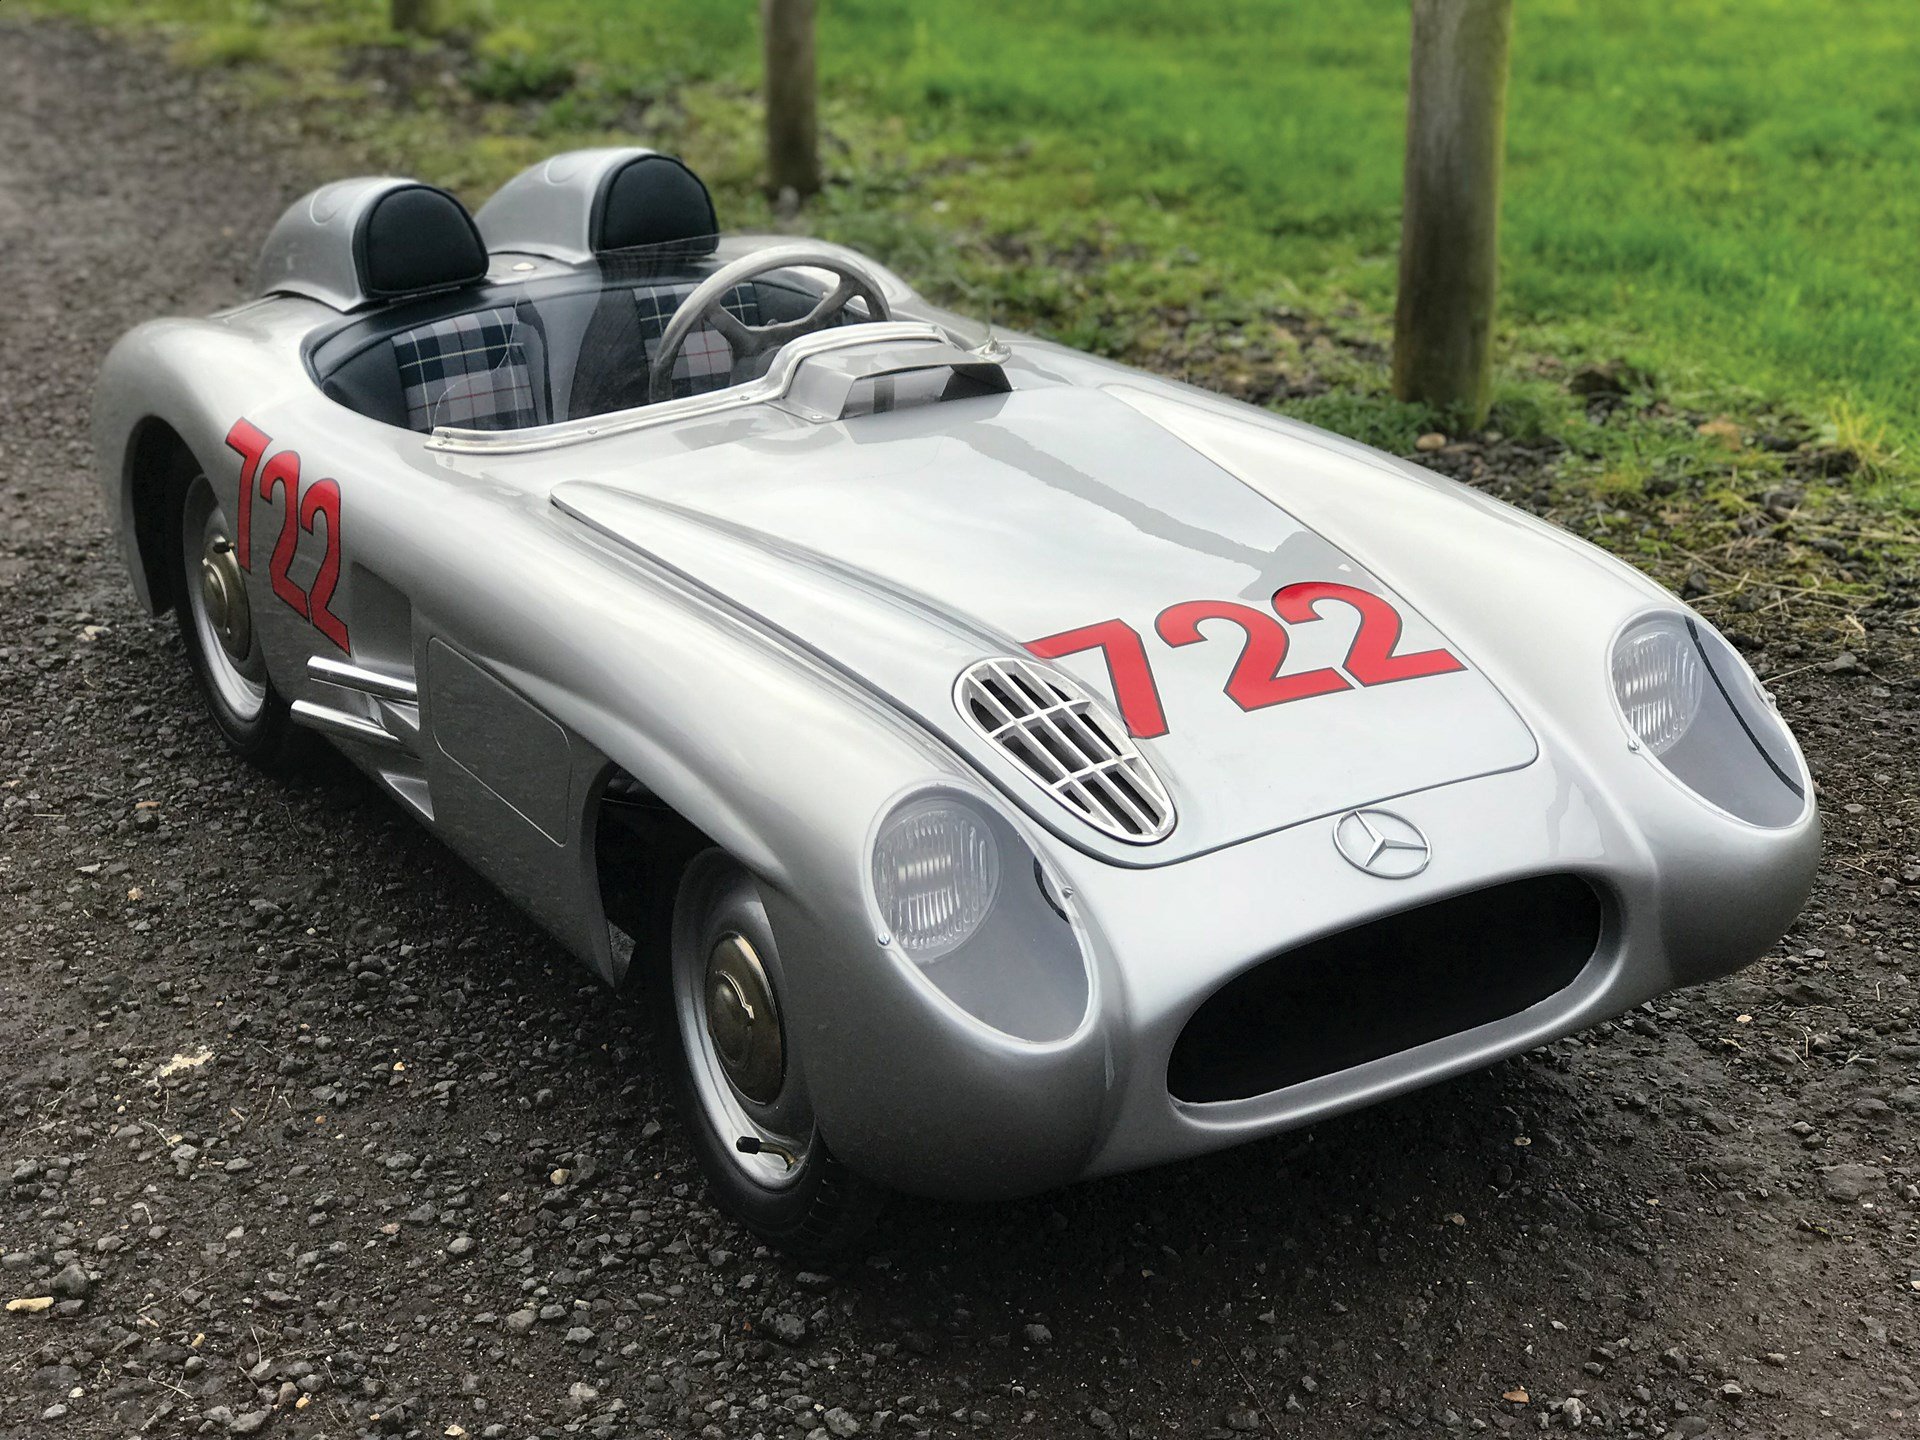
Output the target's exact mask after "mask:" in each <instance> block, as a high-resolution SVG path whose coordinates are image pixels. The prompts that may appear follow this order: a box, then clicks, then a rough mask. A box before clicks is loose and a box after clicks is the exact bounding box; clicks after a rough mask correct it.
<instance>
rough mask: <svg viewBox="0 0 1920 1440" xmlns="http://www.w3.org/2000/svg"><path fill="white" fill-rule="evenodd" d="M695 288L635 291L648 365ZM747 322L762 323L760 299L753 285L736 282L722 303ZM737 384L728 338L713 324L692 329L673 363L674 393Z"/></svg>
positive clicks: (659, 287)
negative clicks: (674, 316) (671, 322)
mask: <svg viewBox="0 0 1920 1440" xmlns="http://www.w3.org/2000/svg"><path fill="white" fill-rule="evenodd" d="M693 291H694V287H693V286H692V285H673V284H667V285H653V286H648V287H646V288H645V289H639V290H635V291H634V292H633V303H634V305H635V306H636V307H637V308H638V312H639V317H640V338H641V340H642V342H643V343H644V344H645V345H646V349H647V366H648V368H649V369H651V368H652V366H653V356H654V351H655V349H656V348H657V347H658V346H659V343H660V337H661V335H662V334H664V333H665V332H666V328H667V322H668V321H670V320H671V319H673V312H674V311H676V310H678V309H679V308H680V302H681V301H683V300H685V299H686V298H687V297H688V296H689V295H691V294H692V293H693ZM720 303H721V304H723V305H725V306H726V307H727V309H728V310H730V311H731V312H733V316H734V318H735V319H737V320H739V321H740V322H741V323H742V324H743V325H758V324H759V323H760V299H759V297H758V296H757V295H756V294H754V291H753V287H752V286H751V285H736V286H734V287H733V289H731V290H729V291H728V292H727V294H726V298H725V299H724V300H722V301H721V302H720ZM732 383H733V347H732V346H731V345H729V344H727V340H726V337H725V336H724V335H722V334H721V333H720V332H719V331H718V330H715V329H712V328H711V327H709V326H704V325H703V326H701V327H700V328H699V329H698V330H694V331H692V332H690V333H689V334H688V336H687V343H686V344H685V345H683V346H682V347H681V349H680V357H679V359H677V360H675V361H674V362H673V395H674V398H675V399H676V400H677V399H679V398H680V397H681V396H683V395H705V394H707V393H708V392H709V391H713V390H724V389H725V388H726V387H727V386H729V385H731V384H732Z"/></svg>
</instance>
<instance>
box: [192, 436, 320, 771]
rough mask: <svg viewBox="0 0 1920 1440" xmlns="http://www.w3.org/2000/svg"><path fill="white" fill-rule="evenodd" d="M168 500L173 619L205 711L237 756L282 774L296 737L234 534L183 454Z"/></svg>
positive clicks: (208, 487)
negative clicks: (269, 664)
mask: <svg viewBox="0 0 1920 1440" xmlns="http://www.w3.org/2000/svg"><path fill="white" fill-rule="evenodd" d="M168 499H169V504H168V513H169V514H171V515H172V516H173V521H174V523H173V529H172V534H173V542H174V543H173V546H172V551H173V555H172V559H173V567H172V574H171V577H170V578H171V580H172V582H173V600H174V606H173V609H174V618H175V620H176V621H177V622H178V624H179V626H180V639H181V641H182V642H183V643H184V644H185V645H186V649H187V658H188V660H189V661H190V662H191V664H192V666H193V675H194V679H195V680H196V681H197V682H198V684H199V687H200V694H201V697H202V698H203V699H204V700H205V701H206V705H207V712H208V713H209V714H210V715H211V716H212V717H213V723H214V726H215V728H216V729H218V730H219V731H220V734H221V735H222V736H223V737H224V738H225V740H226V742H227V744H228V745H230V746H232V747H233V749H234V750H235V751H237V752H238V753H239V754H240V755H242V756H244V757H245V758H246V759H248V760H251V761H253V762H254V763H255V764H257V765H262V766H265V767H267V768H269V769H283V768H285V767H286V766H287V765H288V764H290V763H291V761H292V760H293V759H294V756H295V751H296V748H297V743H298V740H299V738H300V732H299V731H297V730H296V729H295V727H294V725H293V722H292V719H291V718H290V714H289V711H288V707H287V702H286V700H285V698H284V697H283V696H282V695H281V694H280V692H279V691H277V690H275V689H274V688H273V681H272V679H271V678H270V677H269V676H268V674H267V662H266V656H265V654H264V653H263V652H262V650H261V648H260V634H259V631H258V630H257V629H256V628H255V626H254V623H253V609H252V603H251V597H250V596H249V595H248V593H247V587H246V577H245V575H244V573H243V572H242V571H241V569H240V563H239V557H238V555H237V554H236V552H235V550H234V545H233V529H232V527H231V525H229V523H228V521H227V517H226V514H225V512H224V511H223V510H222V509H221V508H220V500H219V497H218V496H216V495H215V494H214V491H213V486H212V484H211V483H209V482H208V480H207V477H206V475H205V474H204V473H202V471H201V469H200V467H199V466H198V465H197V464H195V463H194V462H193V460H192V458H191V457H190V456H186V455H182V457H181V459H180V463H179V465H178V466H177V468H176V469H175V471H174V473H173V475H172V476H171V477H170V481H169V485H168Z"/></svg>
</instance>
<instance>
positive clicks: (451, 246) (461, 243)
mask: <svg viewBox="0 0 1920 1440" xmlns="http://www.w3.org/2000/svg"><path fill="white" fill-rule="evenodd" d="M353 259H354V266H355V268H356V269H357V270H358V271H359V274H360V288H361V289H362V290H363V291H364V292H365V293H366V294H367V296H368V297H370V298H373V299H379V300H393V299H398V298H399V297H401V296H403V295H425V294H430V293H431V292H433V291H435V290H453V289H457V288H458V287H460V286H462V285H471V284H473V283H475V282H476V281H479V280H483V279H485V278H486V274H487V247H486V245H485V244H484V243H482V241H481V239H480V231H479V230H478V229H477V228H476V227H475V226H474V223H473V217H472V216H471V215H469V214H468V213H467V207H466V206H464V205H462V204H461V203H460V202H459V201H458V200H456V199H454V198H453V196H451V195H449V194H448V193H447V192H446V191H444V190H439V189H436V188H434V187H433V186H431V185H420V184H409V185H399V186H395V187H394V188H393V189H391V190H389V191H387V192H386V193H385V194H384V195H381V196H380V197H379V198H378V199H376V200H375V201H374V202H373V203H372V204H371V205H370V206H368V207H367V210H366V212H365V213H364V214H362V215H361V217H360V224H359V227H358V229H356V230H355V232H354V237H353Z"/></svg>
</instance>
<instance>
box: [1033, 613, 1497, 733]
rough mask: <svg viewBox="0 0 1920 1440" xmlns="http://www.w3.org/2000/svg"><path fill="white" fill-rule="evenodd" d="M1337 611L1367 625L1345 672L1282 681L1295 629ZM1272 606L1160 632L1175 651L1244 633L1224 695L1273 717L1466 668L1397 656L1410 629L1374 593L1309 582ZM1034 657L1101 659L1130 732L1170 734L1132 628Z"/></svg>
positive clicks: (1418, 653)
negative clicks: (1087, 654)
mask: <svg viewBox="0 0 1920 1440" xmlns="http://www.w3.org/2000/svg"><path fill="white" fill-rule="evenodd" d="M1329 603H1338V604H1342V605H1346V606H1349V607H1350V608H1352V609H1353V610H1355V611H1357V612H1358V613H1359V616H1360V628H1359V629H1358V630H1357V631H1356V632H1355V633H1354V637H1353V643H1352V644H1351V645H1349V646H1348V647H1347V658H1346V660H1345V661H1344V662H1342V666H1341V669H1339V670H1336V669H1334V668H1332V667H1331V666H1322V667H1320V668H1319V669H1315V670H1301V671H1297V672H1295V673H1294V674H1291V675H1283V674H1281V673H1280V671H1281V668H1282V667H1283V666H1284V665H1285V664H1286V660H1287V651H1288V649H1289V648H1290V645H1291V637H1290V636H1289V634H1288V631H1287V627H1288V626H1289V625H1292V626H1299V625H1308V624H1311V623H1312V622H1314V621H1315V620H1318V619H1320V618H1321V615H1320V607H1321V606H1322V605H1326V604H1329ZM1272 605H1273V615H1271V616H1270V615H1267V614H1266V613H1265V612H1263V611H1260V610H1256V609H1254V608H1253V607H1252V606H1251V605H1243V604H1241V603H1239V602H1238V601H1235V600H1183V601H1181V602H1180V603H1179V604H1177V605H1169V606H1168V607H1167V608H1166V609H1165V610H1162V611H1161V612H1160V615H1159V618H1158V619H1157V620H1155V621H1154V627H1153V628H1154V630H1155V632H1156V633H1157V634H1158V635H1159V637H1160V639H1161V640H1162V641H1164V642H1165V643H1166V644H1168V645H1173V646H1180V645H1193V644H1197V643H1198V642H1200V641H1202V640H1204V639H1206V636H1205V635H1204V634H1202V633H1201V629H1200V626H1201V624H1202V623H1203V622H1205V621H1209V620H1212V621H1220V622H1224V623H1226V624H1229V625H1233V626H1236V627H1238V628H1239V630H1240V632H1241V634H1242V635H1243V636H1244V637H1245V640H1244V642H1243V643H1242V645H1241V647H1240V658H1239V659H1238V660H1237V661H1235V662H1234V666H1233V670H1232V672H1231V673H1230V674H1229V675H1228V676H1227V681H1226V685H1225V687H1224V689H1225V691H1226V695H1227V698H1228V699H1230V700H1232V701H1233V702H1234V704H1236V705H1238V706H1239V707H1240V708H1241V709H1242V710H1264V709H1266V708H1267V707H1268V706H1272V705H1284V704H1286V703H1287V702H1289V701H1293V700H1308V699H1312V698H1313V697H1314V696H1316V695H1332V694H1336V693H1337V692H1339V691H1342V690H1351V689H1353V688H1355V686H1359V687H1362V688H1365V687H1370V686H1374V685H1389V684H1392V683H1393V682H1394V681H1396V680H1417V679H1420V678H1422V677H1424V676H1429V675H1446V674H1450V673H1452V672H1453V671H1456V670H1464V669H1466V668H1467V667H1466V665H1465V663H1464V662H1462V661H1461V659H1460V657H1459V656H1457V655H1455V654H1454V653H1453V652H1452V651H1451V650H1448V649H1447V648H1445V647H1444V646H1437V647H1435V648H1433V649H1431V650H1415V651H1410V652H1407V653H1405V654H1396V653H1395V651H1396V648H1397V647H1398V646H1399V644H1400V636H1401V632H1402V631H1403V629H1404V628H1405V626H1404V623H1403V622H1402V620H1401V618H1400V612H1399V611H1398V610H1396V609H1395V608H1394V606H1393V602H1392V601H1390V600H1388V599H1386V598H1385V597H1384V596H1381V595H1376V594H1374V593H1373V592H1372V591H1370V590H1360V589H1356V588H1355V587H1354V586H1352V585H1342V584H1339V583H1338V582H1336V581H1332V580H1305V581H1301V582H1299V583H1297V584H1293V585H1288V586H1285V587H1283V588H1281V589H1279V590H1276V591H1275V592H1274V594H1273V600H1272ZM1275 616H1277V617H1278V619H1276V618H1274V617H1275ZM1282 622H1284V623H1282ZM1027 649H1028V650H1029V651H1031V652H1032V653H1033V654H1034V655H1037V656H1039V657H1040V658H1041V659H1042V660H1057V659H1059V658H1060V657H1062V656H1064V655H1077V654H1079V653H1081V652H1082V651H1086V650H1098V651H1100V653H1101V656H1102V658H1103V659H1104V660H1105V661H1106V665H1107V678H1108V679H1109V680H1110V681H1111V682H1112V684H1113V696H1114V700H1115V701H1116V702H1117V703H1118V704H1119V707H1120V718H1121V719H1122V720H1124V721H1125V722H1126V726H1127V732H1128V733H1129V734H1131V735H1134V736H1137V737H1138V738H1140V739H1142V740H1150V739H1153V738H1154V737H1155V736H1158V735H1165V734H1166V733H1167V713H1166V708H1165V707H1164V706H1163V705H1162V704H1161V703H1160V687H1159V684H1158V683H1157V682H1156V681H1155V680H1154V678H1153V663H1152V661H1151V660H1149V659H1148V658H1147V646H1146V642H1145V641H1144V640H1142V639H1141V637H1140V632H1139V631H1137V630H1135V629H1134V628H1133V627H1132V626H1131V625H1129V624H1127V623H1126V621H1124V620H1102V621H1099V622H1098V623H1096V624H1093V625H1081V626H1079V627H1077V628H1075V629H1072V630H1062V631H1061V632H1060V633H1059V634H1057V635H1047V636H1044V637H1042V638H1041V639H1038V640H1029V641H1028V642H1027ZM1343 672H1344V673H1343ZM1349 677H1350V678H1349Z"/></svg>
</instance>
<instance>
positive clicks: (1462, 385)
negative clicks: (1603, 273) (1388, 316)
mask: <svg viewBox="0 0 1920 1440" xmlns="http://www.w3.org/2000/svg"><path fill="white" fill-rule="evenodd" d="M1512 20H1513V5H1512V0H1413V66H1412V74H1411V77H1410V80H1409V84H1408V93H1407V176H1406V199H1405V204H1404V208H1403V211H1402V215H1401V221H1400V296H1399V301H1398V303H1397V304H1396V305H1395V307H1394V315H1393V393H1394V394H1395V395H1397V396H1399V397H1400V398H1401V399H1402V400H1423V401H1425V402H1426V403H1427V404H1429V405H1432V406H1434V407H1435V408H1436V409H1440V410H1444V411H1447V412H1449V413H1450V414H1452V415H1454V416H1457V417H1459V418H1460V419H1461V420H1463V421H1464V422H1465V423H1466V424H1467V425H1469V426H1472V427H1478V426H1479V425H1481V424H1483V423H1484V422H1485V420H1486V418H1487V404H1488V400H1489V390H1490V387H1491V381H1492V344H1493V306H1494V296H1495V292H1496V289H1497V285H1498V248H1499V244H1498V242H1499V232H1500V168H1501V160H1502V155H1503V152H1504V151H1505V149H1506V125H1507V43H1508V38H1509V36H1510V33H1511V30H1512Z"/></svg>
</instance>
